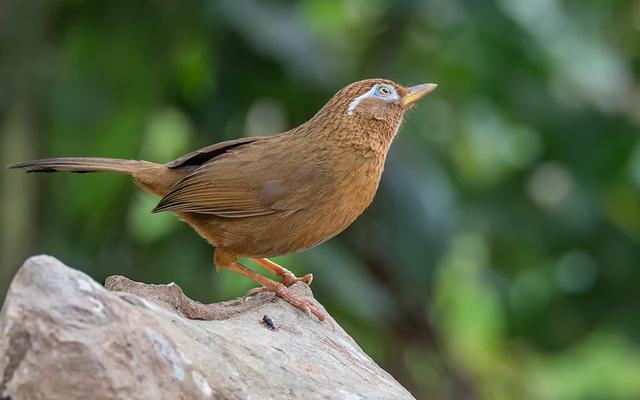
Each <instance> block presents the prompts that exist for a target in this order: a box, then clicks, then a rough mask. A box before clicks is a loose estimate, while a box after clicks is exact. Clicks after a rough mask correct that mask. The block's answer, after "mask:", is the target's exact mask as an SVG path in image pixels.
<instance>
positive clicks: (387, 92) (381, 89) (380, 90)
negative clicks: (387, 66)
mask: <svg viewBox="0 0 640 400" xmlns="http://www.w3.org/2000/svg"><path fill="white" fill-rule="evenodd" d="M378 94H380V95H382V96H389V95H390V94H391V89H389V88H388V87H386V86H380V87H379V88H378Z"/></svg>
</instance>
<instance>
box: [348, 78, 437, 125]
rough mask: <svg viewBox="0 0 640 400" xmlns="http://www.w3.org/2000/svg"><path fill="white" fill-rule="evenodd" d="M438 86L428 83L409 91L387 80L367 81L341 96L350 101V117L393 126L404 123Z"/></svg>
mask: <svg viewBox="0 0 640 400" xmlns="http://www.w3.org/2000/svg"><path fill="white" fill-rule="evenodd" d="M437 86H438V85H436V84H434V83H424V84H421V85H416V86H411V87H408V88H406V87H404V86H401V85H398V84H397V83H395V82H393V81H390V80H387V79H367V80H364V81H358V82H355V83H352V84H351V85H349V86H347V87H345V88H344V89H342V90H341V91H340V93H338V95H341V96H344V98H345V99H344V100H345V101H348V105H347V108H346V110H345V112H346V114H347V116H349V117H361V118H365V119H376V120H381V121H384V120H386V121H390V122H391V121H395V120H397V119H402V116H403V114H404V111H405V110H407V109H409V108H411V106H413V105H414V104H415V103H416V102H417V101H418V100H420V99H421V98H422V97H424V96H425V95H427V94H429V93H431V92H432V91H434V90H435V88H436V87H437Z"/></svg>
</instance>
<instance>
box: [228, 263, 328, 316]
mask: <svg viewBox="0 0 640 400" xmlns="http://www.w3.org/2000/svg"><path fill="white" fill-rule="evenodd" d="M261 265H262V264H261ZM276 265H277V264H276ZM227 268H229V269H230V270H231V271H233V272H237V273H239V274H241V275H244V276H246V277H247V278H249V279H251V280H252V281H254V282H257V283H258V284H260V285H262V288H264V290H268V291H270V292H273V293H275V295H276V296H278V297H280V298H282V299H283V300H284V301H286V302H287V303H289V304H291V305H292V306H294V307H296V308H299V309H300V310H302V311H304V312H306V313H311V314H313V315H315V316H316V318H318V319H319V320H320V321H324V320H325V319H326V318H327V316H326V314H325V313H324V311H322V310H320V308H318V306H316V305H315V303H314V302H313V301H311V300H309V299H308V298H304V297H301V296H299V295H297V294H296V293H294V292H292V291H291V289H289V288H287V287H286V286H285V285H283V284H282V283H280V282H276V281H273V280H271V279H269V278H266V277H264V276H262V275H260V274H258V273H256V272H254V271H253V270H251V269H249V268H247V267H245V266H244V265H242V264H240V263H239V262H237V261H235V262H232V263H230V264H229V265H228V266H227ZM280 268H282V267H280ZM283 269H284V268H283ZM285 271H287V270H286V269H285ZM287 272H289V271H287ZM289 273H290V274H291V272H289ZM291 275H292V276H293V274H291ZM262 288H258V289H262Z"/></svg>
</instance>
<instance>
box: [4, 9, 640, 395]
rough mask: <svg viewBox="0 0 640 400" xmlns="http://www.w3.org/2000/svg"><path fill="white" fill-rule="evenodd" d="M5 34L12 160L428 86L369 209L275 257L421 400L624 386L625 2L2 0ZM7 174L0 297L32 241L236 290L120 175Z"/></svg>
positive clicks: (203, 135) (632, 137)
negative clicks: (342, 97)
mask: <svg viewBox="0 0 640 400" xmlns="http://www.w3.org/2000/svg"><path fill="white" fill-rule="evenodd" d="M0 51H1V53H0V85H1V86H0V154H1V156H0V161H1V164H3V165H5V164H8V163H10V162H16V161H20V160H25V159H31V158H37V157H46V156H53V155H56V156H64V155H67V156H78V155H80V156H112V157H126V158H136V159H140V158H142V159H149V160H154V161H162V162H164V161H169V160H171V159H173V158H175V157H177V156H179V155H181V154H182V153H185V152H187V151H190V150H193V149H195V148H198V147H200V146H204V145H207V144H211V143H215V142H218V141H222V140H226V139H232V138H236V137H239V136H245V135H262V134H271V133H275V132H279V131H283V130H286V129H288V128H290V127H293V126H296V125H298V124H300V123H302V122H303V121H305V120H306V119H308V118H309V117H311V116H312V115H313V114H314V113H315V112H316V111H317V110H318V109H319V108H320V107H321V106H322V105H323V104H324V102H325V101H326V100H328V99H329V97H330V96H332V95H333V93H335V92H336V91H337V90H338V89H340V88H341V87H342V86H344V85H346V84H347V83H350V82H352V81H355V80H360V79H363V78H370V77H385V78H390V79H394V80H396V81H398V82H400V83H403V84H407V85H409V84H415V83H421V82H437V83H438V84H439V85H440V86H439V88H438V90H437V91H436V92H435V93H434V94H432V95H431V96H429V97H428V98H426V99H425V100H423V101H422V102H421V103H420V104H419V105H418V106H417V107H416V108H415V109H414V111H412V112H411V113H409V115H407V118H406V121H405V123H404V125H403V127H402V129H401V132H400V134H399V136H398V137H397V138H396V140H395V143H394V145H393V147H392V150H391V153H390V155H389V158H388V160H387V164H386V170H385V174H384V177H383V180H382V183H381V187H380V190H379V192H378V195H377V197H376V200H375V202H374V204H373V205H372V206H371V207H370V208H369V209H368V210H367V211H366V212H365V213H364V215H362V216H361V217H360V219H358V220H357V222H356V223H354V224H353V225H352V226H351V227H350V228H349V229H347V230H346V231H345V232H344V233H342V234H341V235H340V236H339V237H337V238H335V239H334V240H331V241H329V242H327V243H325V244H323V245H321V246H319V247H317V248H315V249H313V250H310V251H307V252H304V253H301V254H296V255H291V256H287V257H282V258H280V259H278V261H280V262H281V263H283V264H284V265H286V266H290V267H291V268H292V269H293V270H294V272H297V273H298V274H304V273H306V272H313V273H314V275H315V281H314V284H313V289H314V292H315V294H316V296H317V298H318V299H320V301H321V302H322V303H324V305H325V306H326V307H327V309H328V310H329V311H330V313H331V314H333V315H334V316H335V317H336V319H337V320H338V321H339V322H340V324H342V325H343V326H344V327H345V328H346V329H347V330H348V332H349V333H350V334H351V335H352V336H353V337H354V338H355V339H356V340H357V342H358V343H359V344H360V345H361V346H362V347H363V348H364V349H365V350H366V351H367V352H368V353H369V354H370V355H371V356H372V357H373V358H374V359H375V360H376V361H377V362H378V363H379V364H381V365H382V366H383V367H384V368H385V369H387V370H388V371H389V372H390V373H392V374H393V375H394V376H395V377H396V378H397V379H398V380H399V381H400V382H401V383H403V384H404V385H405V386H406V387H407V388H408V389H409V390H410V391H412V393H413V394H414V395H415V396H416V397H418V398H428V399H639V398H640V287H639V286H640V1H633V0H616V1H606V0H601V1H600V0H598V1H596V0H590V1H586V0H579V1H578V0H566V1H561V0H536V1H530V0H495V1H490V0H432V1H411V0H405V1H396V2H385V1H381V0H349V1H338V0H303V1H295V2H294V1H284V0H282V1H256V0H246V1H233V0H226V1H180V0H157V1H139V2H131V1H127V0H110V1H105V2H99V1H80V0H51V1H34V0H5V1H3V2H2V3H0ZM0 177H1V183H0V185H1V186H0V207H1V208H0V217H1V218H2V220H1V221H0V235H1V236H0V252H1V257H2V262H1V265H0V268H1V269H0V298H4V293H5V291H6V288H7V286H8V284H9V282H10V279H11V277H12V276H13V274H14V273H15V271H16V270H17V268H18V267H19V265H20V264H21V262H22V261H23V260H24V258H25V257H27V256H28V255H30V254H33V253H49V254H52V255H55V256H56V257H59V258H60V259H61V260H63V261H65V262H66V263H68V264H69V265H72V266H74V267H76V268H79V269H82V270H84V271H86V272H88V273H89V274H91V275H92V276H93V277H95V278H96V279H98V280H102V279H104V278H105V277H106V276H108V275H112V274H122V275H126V276H128V277H130V278H132V279H136V280H142V281H146V282H158V283H166V282H170V281H175V282H177V283H178V284H179V285H180V286H182V288H183V289H184V290H185V291H186V293H187V294H188V295H189V296H191V297H193V298H195V299H198V300H200V301H203V302H210V301H215V300H221V299H229V298H233V297H236V296H240V295H242V294H243V293H244V292H245V291H246V290H248V289H249V288H251V287H252V283H251V282H250V281H247V280H245V279H244V278H242V277H240V276H237V275H235V274H233V273H230V272H228V271H221V272H219V273H216V272H215V271H214V269H213V267H212V258H211V254H212V250H211V248H210V247H209V246H208V245H207V244H206V243H205V242H204V240H202V239H200V238H199V237H198V236H197V235H196V234H195V233H194V232H193V231H192V230H191V229H190V228H189V227H188V226H187V225H185V224H182V223H180V222H178V221H177V219H176V218H175V217H174V216H172V215H170V214H166V215H151V214H150V213H149V212H150V210H151V209H152V208H153V206H154V204H155V202H156V201H157V199H155V198H153V197H152V196H149V195H146V194H143V193H141V192H140V191H139V190H137V189H136V188H135V187H134V185H133V184H132V183H131V182H130V180H129V179H128V178H126V177H124V176H121V175H109V174H83V175H72V174H56V175H53V174H45V175H38V176H35V175H28V176H27V175H25V174H23V173H21V172H18V171H9V170H6V169H4V168H3V169H1V170H0Z"/></svg>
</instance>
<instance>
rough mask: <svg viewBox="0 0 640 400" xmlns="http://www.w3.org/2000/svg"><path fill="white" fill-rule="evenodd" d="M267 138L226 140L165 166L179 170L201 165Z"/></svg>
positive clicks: (254, 137)
mask: <svg viewBox="0 0 640 400" xmlns="http://www.w3.org/2000/svg"><path fill="white" fill-rule="evenodd" d="M266 137H267V136H250V137H244V138H240V139H235V140H227V141H226V142H220V143H216V144H212V145H210V146H206V147H203V148H201V149H198V150H195V151H192V152H191V153H188V154H185V155H183V156H182V157H180V158H177V159H175V160H173V161H171V162H169V163H167V164H165V165H166V166H167V167H169V168H180V167H184V166H189V165H202V164H204V163H206V162H207V161H210V160H211V159H213V158H215V157H217V156H219V155H221V154H224V153H226V152H227V151H229V150H231V149H233V148H236V147H238V146H241V145H244V144H248V143H252V142H255V141H256V140H260V139H263V138H266Z"/></svg>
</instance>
